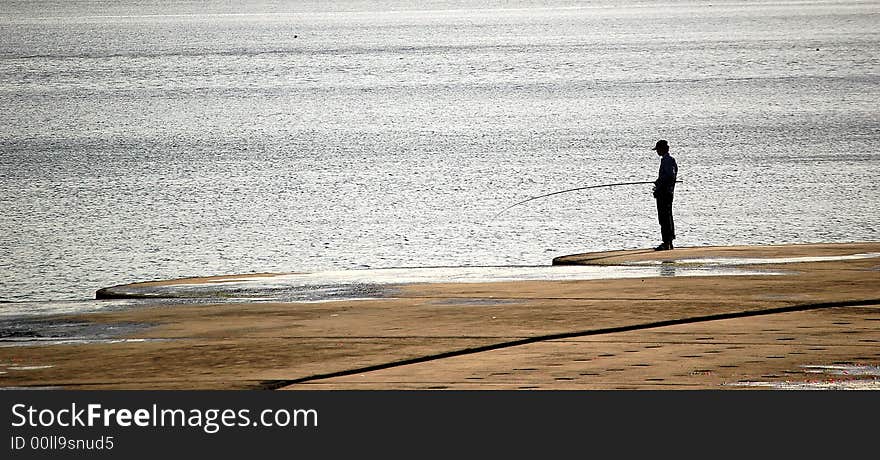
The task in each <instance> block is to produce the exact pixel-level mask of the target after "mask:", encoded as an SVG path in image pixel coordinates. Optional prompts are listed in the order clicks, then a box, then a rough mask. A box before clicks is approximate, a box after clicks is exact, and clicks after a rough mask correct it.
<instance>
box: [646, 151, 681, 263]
mask: <svg viewBox="0 0 880 460" xmlns="http://www.w3.org/2000/svg"><path fill="white" fill-rule="evenodd" d="M651 150H656V151H657V155H660V174H659V175H658V176H657V180H655V181H654V198H655V199H657V219H658V220H659V221H660V236H662V237H663V243H662V244H660V246H657V247H656V248H654V250H655V251H668V250H670V249H672V240H674V239H675V224H674V223H673V221H672V196H673V193H674V192H675V179H676V177H678V165H677V164H676V163H675V158H672V156H671V155H669V144H668V143H667V142H666V141H665V140H662V139H661V140H659V141H657V144H656V145H654V148H652V149H651Z"/></svg>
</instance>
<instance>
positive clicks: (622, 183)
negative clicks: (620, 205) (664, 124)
mask: <svg viewBox="0 0 880 460" xmlns="http://www.w3.org/2000/svg"><path fill="white" fill-rule="evenodd" d="M679 182H681V181H680V180H677V181H675V183H679ZM653 183H654V181H641V182H618V183H614V184H601V185H588V186H586V187H576V188H570V189H567V190H560V191H558V192H551V193H547V194H544V195H538V196H533V197H531V198H528V199H525V200H522V201H519V202H517V203H513V204H512V205H510V206H508V207H506V208H504V209H502V210H501V211H498V213H497V214H495V215H494V216H492V218H491V219H489V222H492V221H493V220H495V218H497V217H498V216H500V215H501V214H502V213H504V211H507V210H508V209H510V208H512V207H514V206H519V205H521V204H523V203H528V202H529V201H532V200H537V199H538V198H546V197H548V196H553V195H559V194H560V193H568V192H576V191H578V190H587V189H591V188H602V187H618V186H621V185H641V184H653Z"/></svg>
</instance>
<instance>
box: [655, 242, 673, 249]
mask: <svg viewBox="0 0 880 460" xmlns="http://www.w3.org/2000/svg"><path fill="white" fill-rule="evenodd" d="M654 250H655V251H668V250H669V246H667V245H666V243H663V244H661V245H660V246H657V247H656V248H654Z"/></svg>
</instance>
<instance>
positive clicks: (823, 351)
mask: <svg viewBox="0 0 880 460" xmlns="http://www.w3.org/2000/svg"><path fill="white" fill-rule="evenodd" d="M870 253H880V243H853V244H811V245H788V246H762V247H723V248H720V247H719V248H716V247H700V248H677V249H675V250H673V251H664V252H654V251H650V250H632V251H614V252H606V253H592V254H580V255H572V256H565V257H560V258H557V259H555V260H554V263H556V264H601V265H609V264H632V263H662V264H663V266H664V267H668V268H669V269H670V270H675V269H676V267H680V266H684V265H693V264H699V263H700V262H699V261H694V260H692V259H701V258H703V259H706V258H711V259H722V262H717V261H712V262H707V263H711V264H718V263H724V262H723V259H728V258H734V259H743V258H749V259H754V258H760V259H768V258H769V259H777V258H799V257H830V258H829V259H824V260H819V261H806V262H805V261H793V262H788V263H784V264H779V263H772V264H768V263H766V262H767V261H764V262H765V263H761V264H757V265H754V266H749V268H755V269H767V270H768V271H777V272H778V271H780V270H782V271H784V272H785V273H786V274H784V275H772V274H766V275H761V274H754V275H747V276H714V277H682V276H674V277H664V276H661V277H646V278H630V279H615V280H607V279H605V280H590V281H581V280H564V281H516V282H491V283H432V284H410V285H404V286H398V287H397V289H396V290H395V292H394V294H393V297H390V298H377V299H367V300H344V301H336V302H318V303H296V302H241V303H230V302H226V303H207V304H206V303H193V304H188V303H182V304H181V303H177V304H164V305H160V304H157V305H155V306H149V307H142V308H135V309H129V310H124V311H113V312H106V313H90V314H83V315H78V316H71V317H59V318H53V321H57V322H59V323H63V322H69V323H76V324H90V325H95V326H96V327H98V326H102V327H106V328H109V327H113V326H114V325H120V326H122V325H125V326H126V327H123V328H122V329H121V330H122V331H124V333H123V334H121V335H118V336H116V337H115V338H113V339H102V340H96V341H93V342H91V343H83V342H78V343H65V344H52V343H46V342H44V343H38V342H26V344H24V345H22V344H18V343H16V344H14V345H15V346H5V347H0V386H3V387H41V388H45V387H49V388H71V389H249V388H265V389H295V390H296V389H433V388H436V389H443V388H449V389H743V388H752V389H753V388H872V389H880V371H878V367H880V283H878V281H880V258H877V257H868V258H853V259H843V260H838V259H834V258H833V257H836V256H851V255H854V254H870ZM258 276H267V275H258ZM230 278H239V277H227V279H230ZM200 281H201V282H204V283H218V284H220V281H222V280H220V279H210V278H209V279H203V280H200ZM168 283H178V284H180V283H181V281H180V280H175V281H169V282H168ZM151 286H153V287H154V286H155V283H153V284H151ZM132 325H137V327H133V326H132ZM5 345H9V344H8V343H7V344H5Z"/></svg>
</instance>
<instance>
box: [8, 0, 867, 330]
mask: <svg viewBox="0 0 880 460" xmlns="http://www.w3.org/2000/svg"><path fill="white" fill-rule="evenodd" d="M0 8H2V9H0V110H2V113H3V119H2V120H3V121H2V123H0V274H2V278H0V302H2V303H0V309H3V310H4V313H7V314H8V313H10V312H13V313H14V312H17V311H23V310H28V309H29V310H32V311H43V309H47V308H46V307H45V305H44V304H45V303H47V302H49V303H52V302H54V303H53V305H57V304H58V303H59V302H74V303H75V302H81V301H84V300H86V299H90V298H93V296H94V291H95V290H97V289H99V288H101V287H105V286H110V285H116V284H122V283H129V282H135V281H145V280H153V279H168V278H177V277H185V276H206V275H219V274H233V273H259V272H311V271H327V270H348V269H359V268H391V267H418V266H488V265H495V266H513V265H515V266H522V265H534V266H545V265H549V264H550V261H551V260H552V258H553V257H556V256H560V255H565V254H572V253H579V252H586V251H598V250H606V249H621V248H640V247H649V246H653V245H655V244H656V243H657V242H658V239H659V228H658V225H657V223H656V214H655V210H654V202H653V198H652V197H651V194H650V186H632V187H621V188H610V189H595V190H589V191H584V192H575V193H572V194H565V195H559V196H555V197H550V198H547V199H543V200H536V201H534V202H530V203H528V204H525V205H522V206H519V207H515V208H513V209H511V210H509V211H507V212H505V213H504V214H502V215H501V216H500V217H498V218H497V219H495V220H493V221H492V222H487V221H489V220H490V219H491V217H492V216H493V215H494V214H495V213H496V212H497V211H499V210H501V209H503V208H504V207H505V206H508V205H510V204H511V203H514V202H516V201H520V200H522V199H525V198H528V197H530V196H535V195H540V194H543V193H548V192H552V191H555V190H561V189H565V188H572V187H578V186H584V185H593V184H602V183H610V182H626V181H640V180H653V178H654V177H656V173H657V166H658V159H657V157H656V155H655V154H654V152H652V151H651V150H650V147H651V146H653V143H654V142H655V141H656V140H657V139H659V138H665V139H668V140H669V142H670V146H671V153H672V154H673V155H674V156H675V157H676V159H677V161H678V163H679V166H680V174H681V177H680V178H681V179H682V180H683V181H684V182H683V183H681V184H679V185H678V187H677V189H676V190H677V194H676V204H675V216H676V227H677V230H678V239H677V240H676V245H677V246H701V245H727V244H779V243H799V242H845V241H876V240H878V239H880V211H878V209H880V206H878V205H880V191H878V188H877V186H876V180H877V171H878V167H880V154H878V153H877V145H878V140H880V116H878V107H880V61H878V58H880V53H878V49H880V28H878V27H877V26H878V24H880V3H878V2H874V1H869V2H848V1H840V2H838V1H825V2H811V1H806V2H764V1H758V2H748V3H740V2H726V1H713V2H711V5H710V4H708V3H698V2H675V3H672V4H667V3H663V2H651V1H604V2H587V3H584V2H566V1H543V2H542V1H526V0H514V1H500V0H499V1H485V2H464V1H461V2H459V1H427V0H425V1H418V2H394V1H384V2H366V1H354V0H346V1H334V2H317V1H315V2H282V1H277V2H271V1H245V2H225V1H219V0H216V1H214V0H211V1H207V2H198V5H190V4H189V3H188V2H175V3H173V4H172V5H171V6H169V5H168V4H167V2H140V1H138V2H134V1H119V2H100V1H94V2H88V1H86V2H62V1H57V2H52V1H49V2H25V1H20V2H19V1H7V2H3V4H2V6H0ZM47 310H52V309H51V308H48V309H47Z"/></svg>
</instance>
